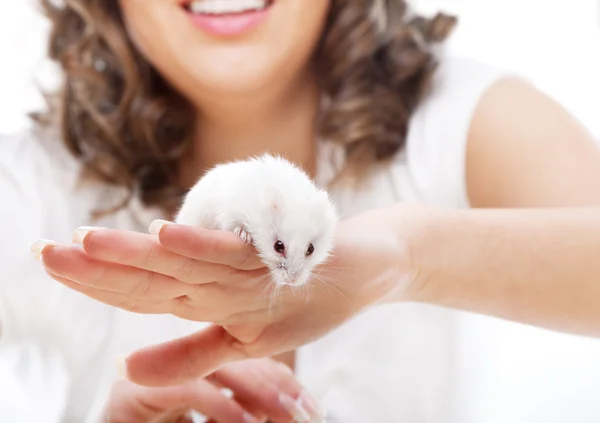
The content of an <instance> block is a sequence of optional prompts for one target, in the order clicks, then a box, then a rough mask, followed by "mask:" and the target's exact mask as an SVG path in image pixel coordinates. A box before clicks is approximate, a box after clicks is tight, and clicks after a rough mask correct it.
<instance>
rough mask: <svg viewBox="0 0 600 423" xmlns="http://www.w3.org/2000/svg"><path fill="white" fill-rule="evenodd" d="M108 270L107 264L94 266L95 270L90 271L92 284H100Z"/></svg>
mask: <svg viewBox="0 0 600 423" xmlns="http://www.w3.org/2000/svg"><path fill="white" fill-rule="evenodd" d="M107 272H108V266H107V265H100V266H97V267H96V271H95V272H92V273H91V274H92V275H93V276H92V281H91V282H92V286H102V285H103V283H104V280H105V279H106V274H107Z"/></svg>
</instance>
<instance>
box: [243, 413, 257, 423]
mask: <svg viewBox="0 0 600 423" xmlns="http://www.w3.org/2000/svg"><path fill="white" fill-rule="evenodd" d="M244 423H260V421H259V420H258V419H257V418H256V417H254V416H253V415H252V414H250V413H244Z"/></svg>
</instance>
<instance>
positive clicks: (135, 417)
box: [101, 359, 322, 423]
mask: <svg viewBox="0 0 600 423" xmlns="http://www.w3.org/2000/svg"><path fill="white" fill-rule="evenodd" d="M220 388H227V389H229V390H230V391H232V392H233V396H232V397H228V396H226V395H225V394H224V393H223V391H222V390H221V389H220ZM192 410H193V411H197V412H199V413H201V414H203V415H204V416H205V417H207V418H209V419H210V420H209V421H210V422H213V423H237V422H239V423H258V422H265V421H266V420H267V419H269V421H272V422H276V423H280V422H281V423H288V422H289V421H290V420H292V419H293V420H294V421H296V422H306V423H309V422H319V421H321V420H322V417H321V415H320V412H319V410H318V405H317V404H316V402H315V401H314V399H312V398H311V397H310V395H308V393H307V392H306V391H304V390H303V389H302V387H301V386H300V384H299V383H298V382H297V381H296V379H295V378H294V375H293V373H292V372H291V370H290V369H289V368H287V367H286V366H284V365H283V364H280V363H278V362H276V361H273V360H270V359H259V360H245V361H240V362H236V363H231V364H228V365H226V366H225V367H223V368H222V369H220V370H218V371H217V372H215V373H214V374H212V375H210V376H209V377H207V378H206V379H196V380H192V381H190V382H187V383H185V384H183V385H176V386H170V387H162V388H147V387H143V386H139V385H135V384H133V383H132V382H130V381H127V380H119V381H117V382H116V383H115V384H114V385H113V388H112V390H111V393H110V397H109V400H108V402H107V404H106V406H105V407H104V410H103V413H102V418H101V421H102V422H103V423H192V418H191V417H190V412H191V411H192Z"/></svg>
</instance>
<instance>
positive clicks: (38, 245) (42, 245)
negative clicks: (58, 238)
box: [30, 239, 58, 261]
mask: <svg viewBox="0 0 600 423" xmlns="http://www.w3.org/2000/svg"><path fill="white" fill-rule="evenodd" d="M51 245H58V243H57V242H54V241H50V240H48V239H38V240H37V241H36V242H34V243H33V244H32V245H31V248H30V250H31V253H32V254H33V256H34V257H35V259H36V260H38V261H39V260H41V259H42V254H44V250H45V249H46V247H48V246H51Z"/></svg>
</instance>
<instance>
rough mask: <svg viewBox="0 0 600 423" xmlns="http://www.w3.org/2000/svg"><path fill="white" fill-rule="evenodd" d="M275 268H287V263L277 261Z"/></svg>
mask: <svg viewBox="0 0 600 423" xmlns="http://www.w3.org/2000/svg"><path fill="white" fill-rule="evenodd" d="M277 268H278V269H281V270H287V265H286V264H285V263H284V262H282V261H280V262H279V263H277Z"/></svg>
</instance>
